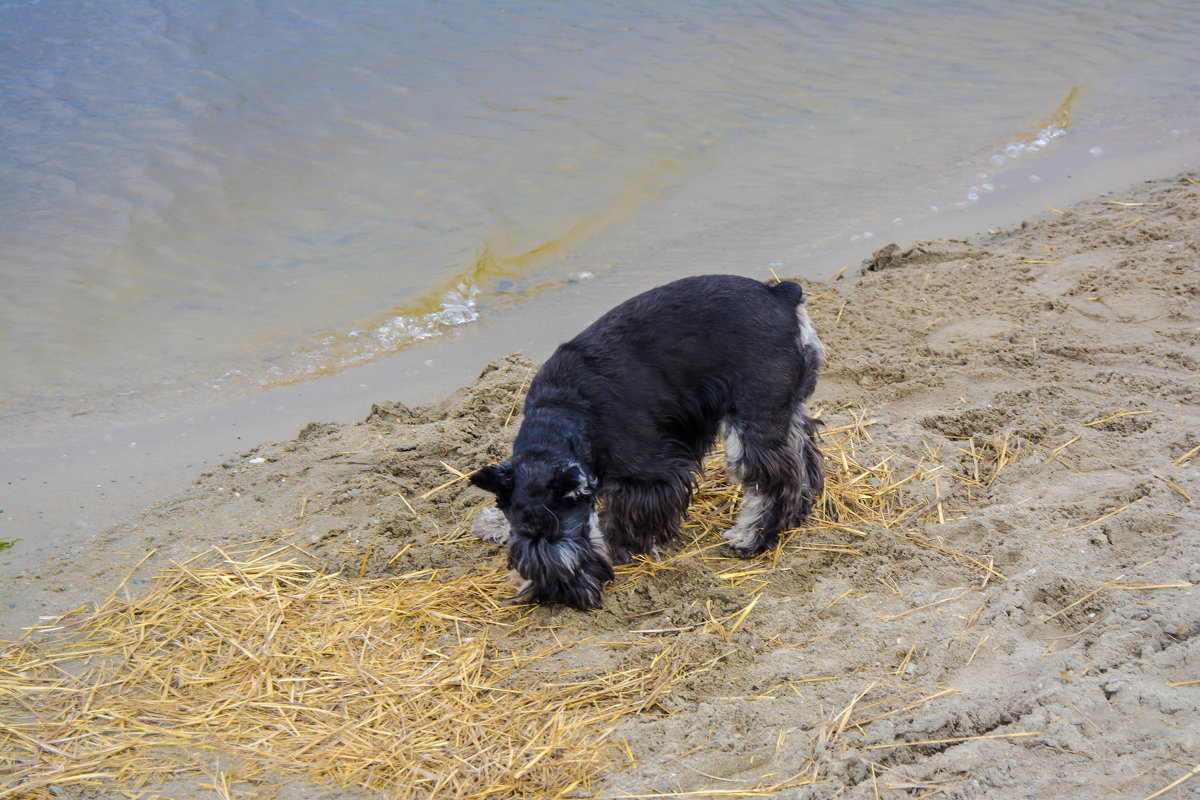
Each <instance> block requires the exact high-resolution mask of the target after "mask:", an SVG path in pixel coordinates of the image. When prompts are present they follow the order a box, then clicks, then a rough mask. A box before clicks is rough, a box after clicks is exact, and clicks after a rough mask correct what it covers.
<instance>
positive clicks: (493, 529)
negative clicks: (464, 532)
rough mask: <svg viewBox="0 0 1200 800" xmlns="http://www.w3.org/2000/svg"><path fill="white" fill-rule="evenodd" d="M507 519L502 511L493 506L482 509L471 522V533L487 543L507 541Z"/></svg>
mask: <svg viewBox="0 0 1200 800" xmlns="http://www.w3.org/2000/svg"><path fill="white" fill-rule="evenodd" d="M508 534H509V527H508V520H507V519H505V518H504V512H503V511H501V510H500V509H498V508H496V507H495V506H489V507H487V508H485V509H482V510H481V511H480V512H479V513H478V514H476V515H475V520H474V521H473V522H472V523H471V535H472V536H475V537H476V538H479V539H482V540H483V541H485V542H488V543H489V544H504V543H505V542H507V541H508Z"/></svg>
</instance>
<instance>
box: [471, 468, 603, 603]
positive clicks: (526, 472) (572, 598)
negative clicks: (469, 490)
mask: <svg viewBox="0 0 1200 800" xmlns="http://www.w3.org/2000/svg"><path fill="white" fill-rule="evenodd" d="M471 483H472V484H474V485H475V486H478V487H479V488H481V489H484V490H486V491H489V492H491V493H492V494H494V495H495V496H496V506H497V508H499V509H500V510H501V511H502V512H504V516H505V518H506V519H507V520H508V524H509V528H510V529H511V530H510V532H509V535H508V566H509V567H510V568H511V569H515V570H516V571H517V572H518V573H519V574H520V575H521V577H522V578H524V583H523V585H522V586H521V588H520V590H519V591H518V592H517V596H516V598H514V599H518V600H533V601H536V602H543V603H563V604H565V605H569V606H573V607H575V608H578V609H583V610H586V609H589V608H596V607H597V606H599V605H600V598H601V595H602V594H603V591H604V583H605V582H606V581H608V580H611V579H612V577H613V571H612V566H611V565H610V564H609V561H608V553H607V551H606V548H605V546H604V539H603V536H602V535H601V533H600V529H599V523H598V522H597V519H596V495H595V481H594V480H593V479H592V478H591V477H590V476H588V475H587V473H586V472H585V471H584V470H583V468H582V467H580V466H579V465H578V464H575V463H573V462H564V461H558V462H549V461H545V460H537V459H521V460H518V461H516V463H513V462H512V461H504V462H502V463H500V464H493V465H492V466H488V467H484V468H483V469H480V470H478V471H477V472H475V473H474V474H472V475H471Z"/></svg>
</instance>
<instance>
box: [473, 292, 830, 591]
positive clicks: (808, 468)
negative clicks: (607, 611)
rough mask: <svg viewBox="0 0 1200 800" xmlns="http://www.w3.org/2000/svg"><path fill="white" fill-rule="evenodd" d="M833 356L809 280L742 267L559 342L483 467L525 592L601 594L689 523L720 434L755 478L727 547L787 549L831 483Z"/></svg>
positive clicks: (629, 308)
mask: <svg viewBox="0 0 1200 800" xmlns="http://www.w3.org/2000/svg"><path fill="white" fill-rule="evenodd" d="M823 364H824V351H823V349H822V347H821V342H820V341H819V340H818V339H817V335H816V333H815V332H814V331H813V327H812V323H811V321H810V320H809V316H808V312H807V310H806V309H805V307H804V294H803V290H802V289H801V288H800V286H799V285H797V284H795V283H791V282H787V281H785V282H782V283H779V284H777V285H774V286H768V285H766V284H764V283H760V282H759V281H755V280H751V279H749V278H740V277H736V276H733V275H706V276H700V277H694V278H684V279H683V280H679V281H675V282H674V283H669V284H667V285H666V286H660V287H659V288H657V289H652V290H650V291H648V292H646V293H645V294H641V295H638V296H637V297H634V298H633V299H632V300H628V301H626V302H624V303H622V304H621V305H619V306H617V307H616V308H614V309H613V310H612V311H610V312H608V313H607V314H605V315H604V316H603V317H601V318H600V319H599V320H597V321H596V322H595V323H594V324H593V325H592V326H591V327H589V328H588V329H587V330H585V331H583V332H582V333H580V334H579V335H578V336H576V337H575V338H574V339H572V340H571V341H569V342H567V343H566V344H564V345H562V346H560V347H559V348H558V350H556V351H555V353H554V355H552V356H551V357H550V359H549V360H548V361H547V362H546V363H545V365H543V366H542V368H541V370H539V371H538V373H537V375H536V376H535V377H534V379H533V381H532V382H531V383H530V386H529V394H528V396H527V397H526V398H525V419H524V422H523V423H522V424H521V430H520V432H519V433H518V434H517V438H516V442H515V443H514V444H513V454H512V458H511V459H510V460H508V461H505V462H503V463H501V464H496V465H492V466H488V467H484V468H482V469H480V470H478V471H477V472H475V473H474V474H473V475H472V476H471V482H472V483H473V484H474V485H476V486H478V487H480V488H482V489H486V490H487V491H489V492H492V493H493V494H495V495H496V505H497V507H498V508H499V509H500V510H501V511H502V512H503V514H504V517H505V518H506V519H507V521H508V525H509V528H510V532H509V535H508V539H507V545H508V563H509V566H510V567H511V568H513V569H515V570H516V571H517V572H518V573H520V575H521V576H522V578H524V584H523V585H522V587H521V589H520V591H519V592H518V595H517V597H518V598H522V599H532V600H537V601H542V602H553V603H565V604H567V605H570V606H574V607H575V608H579V609H587V608H593V607H596V606H599V605H600V602H601V595H602V593H603V587H604V583H605V582H606V581H608V580H609V579H611V578H612V577H613V571H612V565H613V564H622V563H625V562H627V561H628V560H629V559H630V558H631V557H632V556H633V555H635V554H639V553H650V552H652V551H653V550H654V547H655V545H656V544H658V543H660V542H665V541H668V540H670V539H672V538H673V537H674V536H675V535H676V534H677V533H678V532H679V525H680V519H681V517H682V515H683V512H684V511H685V510H686V509H687V506H688V503H689V501H690V500H691V495H692V491H693V489H694V487H695V480H696V475H697V473H698V471H699V468H700V462H701V459H702V458H703V457H704V454H705V452H706V451H707V450H708V449H709V448H710V447H711V446H712V445H713V443H714V442H716V440H717V439H718V437H721V438H723V439H724V441H725V452H726V456H727V459H728V463H729V473H730V476H731V477H732V478H734V479H735V480H737V481H739V482H740V483H741V484H742V486H743V488H744V491H745V499H744V501H743V505H742V509H741V511H740V512H739V515H738V518H737V522H736V524H735V525H734V526H733V528H731V529H730V530H729V531H727V532H726V533H725V538H726V539H727V540H728V541H729V546H730V547H731V548H732V549H733V550H734V551H735V552H736V553H738V554H740V555H744V556H753V555H756V554H758V553H761V552H763V551H764V550H768V549H771V548H774V547H775V545H776V544H777V543H778V541H779V534H780V532H781V531H783V530H785V529H787V528H791V527H795V526H796V525H799V524H800V523H801V522H803V521H804V519H805V518H806V517H807V516H808V515H809V513H810V512H811V510H812V508H813V505H814V504H815V503H816V502H817V500H818V499H819V498H820V496H821V492H822V490H823V488H824V476H825V473H824V468H823V464H822V460H821V453H820V450H819V449H818V447H817V438H816V425H817V423H816V422H815V421H814V420H812V419H810V418H809V416H808V414H807V413H806V411H805V408H804V402H805V401H806V400H808V398H809V397H810V396H811V395H812V393H813V389H814V387H815V386H816V382H817V375H818V373H819V372H820V369H821V366H822V365H823ZM601 501H602V504H601ZM597 511H598V512H599V513H597Z"/></svg>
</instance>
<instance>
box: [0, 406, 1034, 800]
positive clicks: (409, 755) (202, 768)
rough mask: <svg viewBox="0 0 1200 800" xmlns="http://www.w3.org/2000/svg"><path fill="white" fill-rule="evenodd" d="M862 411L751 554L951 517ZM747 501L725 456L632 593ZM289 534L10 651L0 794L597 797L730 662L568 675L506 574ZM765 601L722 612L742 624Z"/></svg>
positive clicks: (626, 579) (666, 661)
mask: <svg viewBox="0 0 1200 800" xmlns="http://www.w3.org/2000/svg"><path fill="white" fill-rule="evenodd" d="M850 416H852V418H853V419H852V421H851V422H850V423H848V424H845V425H840V426H836V427H829V428H827V429H826V430H825V432H824V434H823V442H824V444H823V447H824V450H825V455H826V460H827V469H828V480H827V490H826V497H825V498H824V502H823V504H822V511H821V513H820V514H819V515H818V517H817V518H816V519H814V520H813V521H811V522H810V523H809V524H808V525H806V526H805V527H804V528H802V529H800V530H798V531H794V532H791V533H790V534H788V535H786V536H785V539H784V541H783V543H782V545H781V547H780V549H779V552H778V553H776V554H775V555H774V556H773V558H774V559H775V562H769V565H768V562H742V563H748V565H749V566H751V567H754V568H755V569H756V571H760V572H769V571H770V569H771V568H773V567H774V565H775V563H777V562H778V560H779V559H781V558H787V557H788V555H789V554H790V553H794V552H795V551H797V550H803V549H810V550H825V551H829V552H834V553H841V554H846V555H854V554H855V553H857V552H858V551H857V549H856V548H855V547H854V546H853V544H848V543H847V541H848V540H847V536H849V537H852V538H851V539H850V540H849V541H851V542H852V541H853V540H854V538H860V537H865V536H867V535H868V533H870V530H869V529H870V528H871V526H875V527H874V530H875V531H876V532H878V531H879V530H880V529H881V528H882V529H888V528H891V529H896V530H901V529H903V528H905V526H907V525H908V524H909V523H912V522H915V521H916V520H917V519H919V518H920V517H922V516H925V515H929V514H938V515H943V516H944V514H945V513H950V512H949V511H948V510H947V509H943V505H942V502H943V500H944V498H943V496H942V493H941V492H939V491H938V487H939V486H940V484H939V483H938V482H939V481H943V480H947V479H948V477H947V476H949V474H950V470H949V469H947V468H946V467H945V466H944V465H941V464H940V462H938V463H937V464H935V463H934V462H935V460H936V459H931V458H922V459H919V460H918V461H917V462H916V463H914V462H913V460H912V459H911V458H909V459H906V458H903V457H901V456H899V455H897V454H895V453H890V452H887V451H885V450H883V449H881V448H879V447H876V446H875V445H874V444H873V443H871V441H870V436H869V434H868V433H867V431H868V428H869V426H870V421H869V420H867V419H865V415H863V414H861V413H859V414H851V415H850ZM963 452H964V453H965V452H967V451H965V450H964V451H963ZM971 452H972V453H975V461H974V462H973V463H974V464H976V465H983V471H982V472H980V470H979V469H975V470H974V471H973V472H972V474H971V475H963V476H959V477H960V479H961V480H965V481H968V482H970V483H972V484H976V485H983V484H984V483H985V482H986V481H987V480H988V477H989V476H988V470H989V469H992V470H993V471H994V469H998V467H997V466H996V465H997V464H1000V466H1003V463H1004V459H1005V458H1006V457H1010V456H1011V453H1010V452H1009V450H1008V448H1007V446H1005V447H1004V448H1000V449H994V450H993V451H992V452H993V455H991V456H986V455H983V454H981V453H982V448H977V447H975V445H974V443H972V448H971ZM1006 454H1007V455H1006ZM901 464H907V466H906V467H904V468H901V467H900V465H901ZM927 498H932V500H930V501H928V502H926V499H927ZM738 499H739V498H738V495H737V492H736V491H735V490H734V489H733V488H732V487H730V485H729V483H728V481H727V480H726V479H725V477H724V463H723V461H722V459H721V457H720V454H719V453H718V454H716V455H715V456H714V457H713V458H711V459H710V460H709V461H707V462H706V465H705V475H704V478H703V480H702V482H701V484H700V487H699V489H698V491H697V493H696V498H695V502H694V503H693V506H692V508H691V510H690V512H689V515H688V518H687V520H686V523H685V531H686V532H688V535H690V536H691V537H692V540H691V542H690V544H687V545H686V546H684V547H683V548H681V549H680V550H678V551H677V552H675V553H673V554H667V555H666V556H664V558H663V559H662V560H661V561H659V562H650V561H645V560H643V561H639V562H637V563H635V564H633V565H630V566H627V567H624V568H621V569H620V570H618V580H617V582H616V585H614V587H612V589H611V592H612V593H613V594H614V595H616V597H614V599H613V603H614V604H616V605H619V603H620V596H619V594H620V592H621V591H622V590H623V589H624V588H626V587H627V586H628V585H629V584H630V583H631V582H636V581H638V580H641V579H644V578H646V577H649V576H652V575H653V573H654V572H655V571H656V570H658V569H662V568H669V566H670V564H671V563H672V562H673V561H676V560H678V559H683V558H690V557H694V556H696V555H698V554H701V553H705V552H708V551H712V550H717V549H718V548H719V547H720V544H721V540H720V536H719V532H720V531H721V530H723V529H724V528H726V527H728V526H729V525H730V524H731V523H732V521H733V517H734V515H735V514H736V509H737V504H738ZM917 503H921V504H920V505H917ZM447 527H455V528H456V529H457V530H461V529H462V521H459V524H457V525H456V526H455V525H451V526H447ZM273 541H274V542H275V545H274V549H264V548H261V547H260V549H259V550H257V551H252V550H249V549H247V550H246V551H243V552H241V553H226V552H224V551H220V550H216V551H214V552H212V553H209V554H207V555H206V556H202V557H199V558H198V559H196V560H193V561H191V562H188V563H184V564H176V565H175V566H174V567H173V568H171V569H169V570H167V571H166V572H165V574H163V575H161V576H160V578H159V579H158V580H157V581H156V582H155V583H154V584H153V586H152V588H151V590H150V591H149V592H148V593H146V594H145V595H143V596H141V597H137V598H131V597H130V596H129V593H128V591H127V589H126V587H125V586H124V584H122V586H120V587H118V589H117V590H116V591H114V592H113V596H111V597H110V598H109V600H108V601H107V602H106V603H104V604H102V605H101V606H99V607H98V608H95V609H90V610H83V609H81V610H77V611H76V612H72V613H70V614H68V615H66V616H64V617H62V618H61V619H59V620H57V621H56V622H55V623H53V624H52V625H50V626H46V627H42V628H35V629H34V630H32V631H31V632H30V633H29V634H28V635H26V636H25V637H24V638H23V639H22V640H21V641H19V642H15V643H10V644H8V645H7V646H6V647H4V648H3V649H0V798H8V797H16V796H20V797H31V798H40V797H51V796H55V795H58V794H61V793H62V792H63V791H64V789H70V788H75V789H77V790H80V791H82V790H107V791H118V790H125V789H128V790H131V792H132V791H134V790H136V789H138V788H140V787H146V786H155V785H161V784H162V783H163V782H164V781H168V780H173V779H177V778H179V777H181V776H182V777H185V778H186V777H187V776H192V777H193V779H195V778H197V776H200V777H201V779H203V777H202V776H207V779H208V781H209V783H208V784H207V785H209V786H211V787H212V789H213V790H214V791H215V792H216V794H217V796H230V791H231V790H230V786H231V785H232V784H234V783H246V782H250V783H251V784H252V785H259V786H261V785H264V784H266V785H270V784H271V783H272V782H273V781H279V780H295V779H297V778H303V779H311V780H316V781H321V782H327V783H331V784H334V785H340V786H360V787H372V788H379V789H383V790H385V791H386V792H387V793H388V794H389V796H394V797H403V798H408V797H438V798H450V797H453V798H499V797H581V796H589V795H592V794H594V789H593V786H594V784H595V782H596V780H598V778H599V777H600V776H602V775H604V774H606V773H608V772H611V771H613V770H616V769H620V768H621V767H622V766H624V765H625V764H628V763H629V759H631V758H633V754H632V753H629V752H628V751H627V749H623V748H622V747H621V742H619V741H617V742H614V741H613V739H614V736H613V730H614V728H615V727H616V726H617V725H618V724H620V723H621V722H622V721H623V720H626V719H628V718H629V717H630V716H632V715H635V714H638V713H641V712H644V711H646V710H648V709H652V708H655V707H656V704H657V703H658V702H659V701H660V700H661V699H662V698H663V697H664V696H665V695H666V694H668V693H670V692H671V691H672V689H673V688H675V687H676V686H678V685H679V684H680V683H681V682H682V681H685V680H687V679H688V678H689V677H691V676H694V675H696V674H698V673H699V672H700V671H703V670H705V669H707V668H709V667H710V666H711V665H712V664H713V661H712V660H711V659H710V660H709V661H703V660H702V659H701V657H699V656H695V655H692V654H689V653H688V652H687V650H688V644H687V638H686V636H685V635H681V636H678V637H675V638H673V639H668V640H666V642H665V643H663V642H662V641H658V642H649V643H647V642H645V640H638V642H637V646H638V647H641V648H650V650H648V651H646V652H644V653H642V655H641V656H640V657H639V658H638V659H636V664H637V666H636V667H630V668H617V669H611V670H574V671H572V670H567V671H566V672H565V673H564V672H563V671H562V669H561V668H560V667H558V666H555V665H553V662H552V659H553V658H554V657H555V656H556V655H557V654H559V653H561V652H562V651H563V650H564V649H565V648H569V647H571V646H574V645H575V644H578V642H562V641H559V640H558V634H556V633H555V632H554V631H553V630H551V631H550V633H549V634H547V635H543V636H541V638H540V639H539V638H537V637H527V640H531V641H543V642H549V643H551V644H552V645H553V646H551V644H547V645H546V646H545V647H543V648H542V649H541V650H540V652H531V648H528V647H524V648H522V647H520V646H519V644H518V639H519V638H520V637H519V636H518V634H519V633H521V632H522V631H524V632H526V633H528V632H529V631H530V630H532V629H534V628H536V625H535V623H534V620H535V619H536V615H535V614H533V613H532V612H531V610H530V609H529V608H528V607H522V606H511V605H506V604H503V603H501V602H498V601H497V599H496V598H499V597H503V596H505V595H507V594H509V593H510V592H511V586H510V585H509V584H508V583H507V581H506V579H505V577H504V576H503V575H502V574H500V573H491V574H469V575H463V576H460V577H457V578H446V577H444V576H441V575H435V574H433V572H432V571H429V570H427V571H423V572H419V573H413V574H408V575H402V576H398V577H389V578H385V579H368V580H363V579H357V580H356V579H347V578H345V577H341V576H338V575H328V574H321V573H320V572H318V571H316V570H314V569H313V568H312V567H310V566H308V564H307V563H306V561H305V560H303V559H300V560H297V559H298V556H295V554H296V553H299V552H302V551H300V550H299V548H293V547H292V546H291V545H288V544H286V542H284V543H283V544H282V546H280V542H281V541H283V540H280V539H274V540H273ZM460 546H471V545H460ZM933 546H935V547H937V545H936V544H934V545H933ZM939 549H941V548H939ZM945 552H948V553H950V554H952V555H953V556H955V557H961V558H963V559H966V560H967V561H968V562H971V561H974V562H975V566H979V567H981V568H983V569H988V567H987V566H986V565H983V564H982V563H981V562H978V561H977V560H974V559H971V558H970V557H969V556H965V555H963V554H958V553H953V552H952V551H945ZM118 595H122V597H118ZM754 602H755V600H754V599H751V601H750V603H749V604H748V605H747V606H746V608H745V609H743V610H742V611H741V612H739V613H738V614H736V615H730V617H727V618H724V619H715V618H714V619H713V620H711V624H712V625H714V626H716V627H717V628H718V629H719V630H720V631H721V632H724V631H725V630H727V629H729V630H732V629H736V627H737V625H740V624H741V623H742V621H744V620H745V618H746V615H747V614H748V613H750V610H751V609H752V608H753V604H754ZM734 617H736V618H734ZM540 630H542V632H543V633H544V632H545V630H546V629H544V628H542V629H540ZM680 630H683V629H680ZM612 644H620V643H615V642H614V643H612ZM625 644H629V643H625ZM536 649H537V648H532V650H536ZM639 652H641V651H639ZM658 710H659V711H661V710H662V709H661V708H659V709H658ZM814 777H815V776H814ZM774 788H782V785H779V786H775V787H774ZM239 791H241V789H239Z"/></svg>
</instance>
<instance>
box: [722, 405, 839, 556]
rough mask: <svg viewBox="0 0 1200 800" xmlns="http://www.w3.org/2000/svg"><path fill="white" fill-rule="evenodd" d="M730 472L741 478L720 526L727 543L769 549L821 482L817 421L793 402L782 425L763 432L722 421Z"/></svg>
mask: <svg viewBox="0 0 1200 800" xmlns="http://www.w3.org/2000/svg"><path fill="white" fill-rule="evenodd" d="M724 431H725V433H726V440H725V452H726V457H727V459H728V461H729V473H730V476H731V477H732V478H734V479H735V480H737V481H739V482H740V483H741V484H742V488H743V491H744V497H743V500H742V509H741V511H740V512H739V513H738V517H737V521H736V522H735V524H734V526H733V527H732V528H730V529H729V530H728V531H726V532H725V539H726V540H727V541H728V542H729V547H730V548H731V549H732V550H733V551H734V552H736V553H737V554H739V555H742V556H754V555H757V554H759V553H762V552H764V551H766V550H771V549H774V548H775V546H776V545H777V544H778V543H779V534H780V533H782V532H783V531H784V530H786V529H788V528H792V527H795V526H797V525H799V524H801V523H802V522H803V521H804V520H805V519H806V518H807V517H808V515H809V513H810V512H811V511H812V508H813V506H814V505H815V504H816V502H817V499H818V498H819V497H820V494H821V490H822V488H823V485H824V472H823V466H822V462H821V452H820V450H819V449H818V447H817V442H816V423H815V422H814V421H813V420H811V419H809V417H808V415H807V414H806V413H804V408H803V406H802V405H800V404H797V405H796V407H795V409H794V411H793V414H792V419H791V420H790V423H789V427H788V429H787V430H786V431H776V430H773V431H770V432H768V433H767V434H766V435H763V434H762V433H759V434H755V433H754V432H753V431H738V430H737V429H736V428H735V427H734V426H733V425H732V424H727V425H725V426H724Z"/></svg>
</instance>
